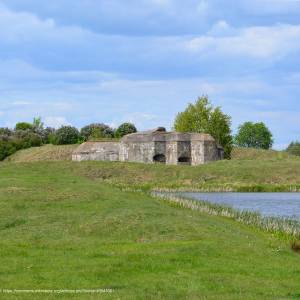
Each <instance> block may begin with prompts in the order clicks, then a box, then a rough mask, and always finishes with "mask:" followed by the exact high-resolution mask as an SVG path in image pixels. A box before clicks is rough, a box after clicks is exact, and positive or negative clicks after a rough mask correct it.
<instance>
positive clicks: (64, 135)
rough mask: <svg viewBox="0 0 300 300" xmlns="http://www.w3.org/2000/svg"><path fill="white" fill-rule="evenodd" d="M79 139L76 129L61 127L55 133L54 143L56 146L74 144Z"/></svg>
mask: <svg viewBox="0 0 300 300" xmlns="http://www.w3.org/2000/svg"><path fill="white" fill-rule="evenodd" d="M79 138H80V134H79V131H78V129H77V128H76V127H72V126H62V127H61V128H59V129H58V130H56V132H55V141H54V143H55V144H57V145H67V144H76V143H77V142H78V140H79Z"/></svg>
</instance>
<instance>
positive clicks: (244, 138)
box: [235, 122, 273, 150]
mask: <svg viewBox="0 0 300 300" xmlns="http://www.w3.org/2000/svg"><path fill="white" fill-rule="evenodd" d="M272 137H273V136H272V133H271V131H270V130H269V129H268V127H267V126H266V125H265V124H264V123H262V122H261V123H252V122H245V123H244V124H242V125H240V126H239V130H238V133H237V135H236V136H235V144H236V145H237V146H239V147H247V148H257V149H265V150H268V149H270V148H271V147H272V145H273V138H272Z"/></svg>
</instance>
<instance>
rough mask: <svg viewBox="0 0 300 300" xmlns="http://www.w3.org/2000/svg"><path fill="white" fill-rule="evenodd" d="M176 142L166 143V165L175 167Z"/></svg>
mask: <svg viewBox="0 0 300 300" xmlns="http://www.w3.org/2000/svg"><path fill="white" fill-rule="evenodd" d="M177 158H178V156H177V142H167V143H166V164H167V165H177Z"/></svg>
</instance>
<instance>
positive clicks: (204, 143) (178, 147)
mask: <svg viewBox="0 0 300 300" xmlns="http://www.w3.org/2000/svg"><path fill="white" fill-rule="evenodd" d="M134 137H135V136H134ZM153 139H154V140H152V141H151V139H150V138H149V136H147V135H145V136H143V134H140V135H139V136H137V138H136V141H134V139H133V138H132V136H130V135H129V138H125V139H123V140H122V141H121V142H120V143H118V142H86V143H84V144H82V145H80V146H79V147H78V148H77V149H76V150H75V151H74V153H73V156H72V159H73V160H74V161H83V160H105V161H118V160H119V161H132V162H141V163H155V162H161V163H166V164H170V165H178V164H179V165H180V164H188V165H193V166H196V165H200V164H204V163H206V162H209V161H215V160H218V159H222V158H223V157H222V153H223V152H222V148H218V146H217V144H216V142H215V141H214V139H213V138H212V137H210V136H206V135H205V136H203V135H198V134H191V135H189V136H187V134H184V135H181V134H177V133H175V134H173V133H171V135H170V136H168V137H167V138H166V140H164V136H160V135H158V136H157V135H155V136H154V138H153ZM189 139H190V140H189Z"/></svg>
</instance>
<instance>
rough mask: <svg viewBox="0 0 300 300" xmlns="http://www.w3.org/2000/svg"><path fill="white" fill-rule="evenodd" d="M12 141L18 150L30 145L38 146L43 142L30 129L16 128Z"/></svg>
mask: <svg viewBox="0 0 300 300" xmlns="http://www.w3.org/2000/svg"><path fill="white" fill-rule="evenodd" d="M12 141H13V143H14V144H15V145H16V147H17V149H18V150H19V149H25V148H30V147H39V146H41V145H42V144H43V141H42V138H41V137H40V135H38V134H37V133H34V132H32V131H30V130H16V131H15V133H14V135H13V138H12Z"/></svg>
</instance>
